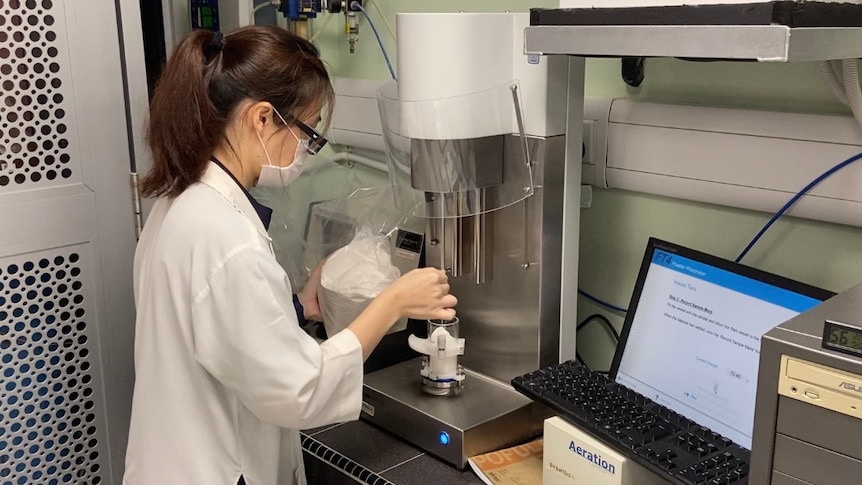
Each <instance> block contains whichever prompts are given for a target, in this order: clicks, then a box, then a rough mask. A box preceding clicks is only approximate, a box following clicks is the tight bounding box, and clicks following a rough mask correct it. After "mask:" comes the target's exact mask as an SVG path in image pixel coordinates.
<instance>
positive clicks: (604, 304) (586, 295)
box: [578, 288, 628, 313]
mask: <svg viewBox="0 0 862 485" xmlns="http://www.w3.org/2000/svg"><path fill="white" fill-rule="evenodd" d="M578 294H579V295H581V296H583V297H584V298H586V299H587V300H590V301H592V302H593V303H595V304H597V305H599V306H602V307H605V308H607V309H608V310H613V311H615V312H619V313H627V312H628V310H627V309H625V308H622V307H618V306H616V305H614V304H611V303H608V302H605V301H602V300H599V299H598V298H596V297H594V296H593V295H591V294H589V293H587V292H586V291H584V290H582V289H580V288H579V289H578Z"/></svg>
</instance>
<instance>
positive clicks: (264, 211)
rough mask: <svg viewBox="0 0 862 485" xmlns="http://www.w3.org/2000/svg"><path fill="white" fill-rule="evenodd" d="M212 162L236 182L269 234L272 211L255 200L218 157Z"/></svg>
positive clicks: (212, 159)
mask: <svg viewBox="0 0 862 485" xmlns="http://www.w3.org/2000/svg"><path fill="white" fill-rule="evenodd" d="M210 161H211V162H213V163H215V164H216V165H218V167H219V168H220V169H222V170H224V172H225V173H226V174H228V175H229V176H230V178H231V179H232V180H233V181H234V182H236V184H237V185H238V186H239V189H240V190H241V191H242V193H243V195H245V198H246V199H248V201H249V202H251V206H252V207H253V208H254V212H255V213H256V214H257V216H258V217H260V220H261V222H263V228H264V229H266V230H267V232H269V223H270V222H271V221H272V209H270V208H269V207H267V206H265V205H263V204H261V203H260V202H258V201H257V199H255V198H254V196H253V195H251V194H250V193H249V192H248V190H246V188H245V187H243V186H242V184H241V183H240V181H239V180H237V178H236V177H235V176H234V174H232V173H231V172H230V170H228V169H227V167H225V166H224V164H222V163H221V162H220V161H219V160H218V159H217V158H216V157H212V158H210Z"/></svg>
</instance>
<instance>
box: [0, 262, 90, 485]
mask: <svg viewBox="0 0 862 485" xmlns="http://www.w3.org/2000/svg"><path fill="white" fill-rule="evenodd" d="M87 254H88V248H86V247H68V248H61V249H55V250H50V251H43V252H39V253H31V254H28V255H22V256H17V257H11V258H2V259H0V362H2V376H3V377H2V387H0V403H2V406H0V483H2V484H4V485H6V484H7V483H8V484H24V483H28V484H50V483H81V484H83V483H87V484H98V483H106V482H104V475H103V470H102V468H103V466H102V465H101V462H102V461H103V460H104V456H103V455H104V452H103V451H101V450H102V447H103V445H102V441H103V440H104V433H102V432H100V429H99V428H100V426H102V425H103V423H102V422H100V421H99V420H98V419H97V414H102V413H104V407H103V406H102V403H101V400H100V399H99V396H100V394H97V392H96V389H97V388H98V386H99V385H100V382H101V380H100V379H94V375H98V374H95V372H98V366H94V365H93V362H94V355H93V352H92V351H91V349H92V348H93V346H94V345H95V344H96V343H97V339H96V338H94V335H93V330H94V325H92V323H91V322H93V319H94V318H95V312H94V311H93V307H92V301H93V296H92V284H85V282H86V281H87V275H85V274H84V271H85V270H86V269H88V268H92V262H91V261H88V259H89V258H87ZM97 401H98V404H97Z"/></svg>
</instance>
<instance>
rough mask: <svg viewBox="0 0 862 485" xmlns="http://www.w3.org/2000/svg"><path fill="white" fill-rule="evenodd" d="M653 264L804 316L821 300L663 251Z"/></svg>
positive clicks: (655, 254)
mask: <svg viewBox="0 0 862 485" xmlns="http://www.w3.org/2000/svg"><path fill="white" fill-rule="evenodd" d="M652 264H655V265H658V266H663V267H665V268H668V269H671V270H673V271H676V272H678V273H682V274H684V275H687V276H691V277H693V278H698V279H701V280H704V281H708V282H710V283H713V284H716V285H718V286H721V287H724V288H727V289H730V290H733V291H737V292H739V293H742V294H745V295H748V296H751V297H753V298H757V299H758V300H763V301H767V302H769V303H772V304H774V305H778V306H780V307H784V308H788V309H790V310H795V311H797V312H799V313H802V312H804V311H806V310H808V309H809V308H812V307H814V306H816V305H818V304H820V300H818V299H816V298H811V297H810V296H805V295H800V294H799V293H795V292H793V291H790V290H785V289H784V288H779V287H777V286H773V285H770V284H769V283H764V282H762V281H757V280H755V279H752V278H749V277H747V276H742V275H738V274H736V273H732V272H730V271H727V270H724V269H721V268H716V267H715V266H710V265H708V264H705V263H701V262H698V261H695V260H693V259H689V258H686V257H683V256H680V255H677V254H673V253H669V252H667V251H663V250H661V249H656V250H655V251H654V252H653V256H652Z"/></svg>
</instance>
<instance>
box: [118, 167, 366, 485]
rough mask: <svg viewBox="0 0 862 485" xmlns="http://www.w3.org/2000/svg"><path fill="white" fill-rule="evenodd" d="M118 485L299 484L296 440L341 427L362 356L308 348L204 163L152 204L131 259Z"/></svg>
mask: <svg viewBox="0 0 862 485" xmlns="http://www.w3.org/2000/svg"><path fill="white" fill-rule="evenodd" d="M134 283H135V303H136V310H137V321H136V329H135V373H136V378H135V392H134V401H133V405H132V420H131V428H130V432H129V445H128V450H127V453H126V470H125V477H124V479H123V483H124V484H126V485H174V484H176V485H236V483H237V480H238V479H239V477H240V475H243V476H244V478H245V481H246V483H247V484H248V485H286V484H304V483H305V472H304V469H303V466H302V449H301V447H300V443H299V431H297V430H298V429H307V428H312V427H316V426H321V425H324V424H329V423H334V422H340V421H348V420H354V419H357V418H358V417H359V411H360V406H361V402H362V348H361V346H360V344H359V341H358V340H357V339H356V336H355V335H354V334H353V333H352V332H351V331H349V330H345V331H342V332H339V333H338V334H336V335H335V336H333V337H332V338H330V339H329V340H327V341H326V342H325V343H323V344H322V345H318V344H317V343H316V342H315V341H314V339H312V338H311V337H309V336H308V335H307V334H306V333H305V332H304V331H303V330H302V329H301V328H300V327H299V325H298V323H297V318H296V313H295V310H294V306H293V303H292V292H291V287H290V283H289V281H288V278H287V275H286V274H285V272H284V271H283V269H282V268H281V266H280V265H279V264H278V263H277V262H276V260H275V257H274V255H273V252H272V245H271V239H270V238H269V236H268V235H267V233H266V230H265V229H264V227H263V224H262V223H261V221H260V218H259V217H258V216H257V214H256V213H255V211H254V208H253V207H252V205H251V203H250V202H249V201H248V199H247V198H246V196H245V194H244V193H243V192H242V190H241V189H240V187H239V186H238V185H237V184H236V182H234V181H233V180H232V179H231V178H230V176H229V175H228V174H226V173H225V172H224V171H223V170H222V169H221V168H219V167H218V166H216V165H215V164H213V163H210V164H209V166H208V167H207V169H206V172H205V174H204V176H203V177H202V179H201V182H199V183H196V184H194V185H192V186H190V187H189V188H188V189H186V190H185V191H184V192H183V193H182V194H181V195H179V196H178V197H176V198H174V199H161V200H159V201H157V202H156V204H155V206H154V207H153V210H152V213H151V214H150V216H149V218H148V220H147V224H146V227H145V228H144V231H143V234H142V235H141V239H140V242H139V243H138V248H137V252H136V255H135V268H134Z"/></svg>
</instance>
